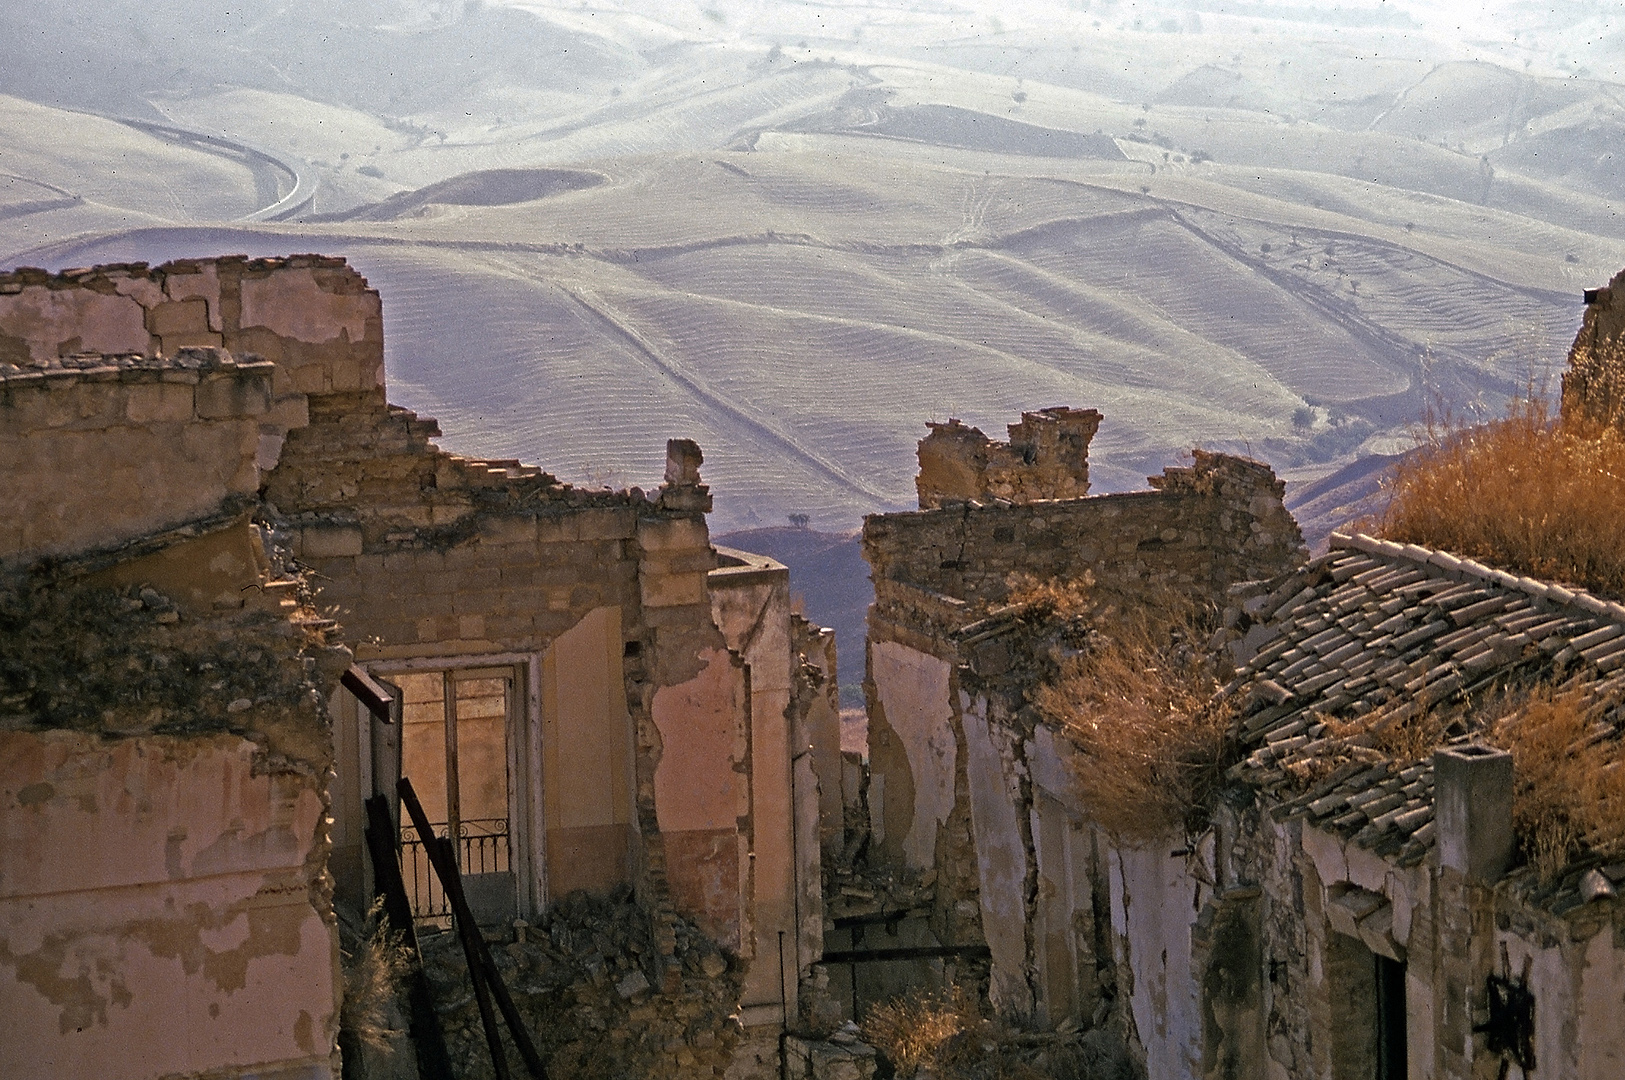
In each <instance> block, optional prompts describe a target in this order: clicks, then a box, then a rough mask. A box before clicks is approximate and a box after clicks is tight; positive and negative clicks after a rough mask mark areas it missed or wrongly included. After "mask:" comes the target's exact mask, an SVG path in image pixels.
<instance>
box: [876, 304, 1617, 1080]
mask: <svg viewBox="0 0 1625 1080" xmlns="http://www.w3.org/2000/svg"><path fill="white" fill-rule="evenodd" d="M1619 287H1620V282H1618V281H1616V282H1615V284H1614V286H1613V288H1614V289H1618V288H1619ZM1606 294H1607V290H1599V291H1598V292H1597V293H1593V294H1588V297H1587V299H1588V301H1589V302H1590V305H1591V306H1590V310H1588V313H1587V319H1586V329H1585V330H1583V331H1582V342H1585V341H1586V340H1587V334H1592V335H1593V336H1598V327H1599V326H1601V327H1602V331H1601V334H1600V338H1601V340H1603V341H1604V343H1606V342H1607V341H1609V340H1614V341H1617V337H1618V335H1619V324H1618V322H1617V320H1615V322H1614V323H1613V324H1607V323H1606V319H1607V318H1609V317H1610V314H1609V313H1610V311H1612V309H1609V308H1607V307H1606V304H1605V303H1604V301H1606ZM1609 325H1612V326H1613V327H1614V329H1613V330H1612V332H1611V333H1612V335H1613V337H1612V338H1610V337H1609V331H1608V326H1609ZM1577 349H1578V346H1577ZM1580 351H1584V350H1580ZM1604 351H1605V350H1601V349H1599V350H1593V351H1592V352H1591V353H1589V354H1588V355H1593V356H1594V355H1598V354H1599V353H1602V352H1604ZM1608 376H1609V370H1607V369H1604V368H1600V367H1598V368H1592V369H1588V370H1587V371H1585V372H1582V374H1581V375H1578V376H1571V378H1570V380H1569V381H1568V383H1567V387H1566V389H1567V390H1568V397H1567V399H1566V400H1565V410H1566V411H1567V410H1569V409H1572V408H1581V407H1587V408H1588V409H1590V410H1591V411H1593V412H1595V411H1596V406H1597V402H1598V400H1599V399H1602V398H1606V395H1607V394H1608V393H1609V391H1608V390H1607V389H1606V386H1607V377H1608ZM1588 379H1589V380H1590V381H1589V383H1588V382H1587V380H1588ZM1587 385H1589V386H1591V387H1593V389H1592V390H1590V391H1588V392H1587V395H1588V396H1585V397H1580V396H1577V393H1576V391H1577V389H1578V388H1580V387H1582V386H1587ZM1598 386H1602V387H1604V389H1602V390H1596V389H1595V387H1598ZM1607 400H1612V399H1607ZM1080 421H1081V422H1080ZM1097 423H1098V418H1097V417H1095V416H1094V415H1093V414H1089V413H1076V412H1070V411H1067V410H1047V411H1046V412H1044V413H1037V414H1027V415H1026V416H1024V417H1023V423H1022V424H1021V425H1016V426H1012V428H1011V436H1012V438H1011V442H1010V444H1009V446H1008V447H1005V446H1002V445H999V444H990V443H989V441H988V440H986V439H985V438H984V437H982V436H981V435H980V433H979V432H974V431H971V430H970V429H966V428H964V427H963V426H962V425H957V424H950V425H944V426H934V427H933V430H932V432H931V435H930V436H929V437H928V438H927V439H925V440H924V441H922V443H921V449H920V461H921V474H920V485H919V486H920V497H921V505H922V510H920V511H918V512H915V513H906V514H888V515H878V516H875V517H872V518H870V519H869V521H868V523H867V525H866V528H865V534H864V543H865V552H866V555H867V557H868V558H869V560H870V564H871V566H872V567H873V568H874V577H875V587H876V600H875V606H874V609H873V612H872V615H871V625H870V634H869V669H868V671H869V680H868V684H867V689H868V692H869V694H870V724H871V758H872V761H871V766H872V773H873V775H872V778H871V780H870V788H869V792H868V804H869V807H870V810H871V812H872V814H873V825H872V840H873V842H874V844H875V845H876V847H877V849H878V850H879V851H880V852H882V853H883V855H884V857H886V858H888V859H889V860H891V862H892V863H893V864H894V865H899V866H902V867H906V868H909V869H911V870H912V871H913V872H914V873H915V874H916V875H917V876H918V878H919V879H920V880H923V881H927V882H929V883H930V884H931V885H932V891H931V895H930V903H929V904H925V905H919V904H917V905H916V906H915V907H914V908H913V909H911V910H910V911H909V912H908V913H907V914H909V915H910V916H912V918H913V921H914V922H916V923H917V924H918V925H917V928H916V930H915V931H914V934H915V937H914V938H913V939H912V940H917V941H930V942H933V943H941V944H942V945H943V946H944V947H945V948H944V952H945V953H946V952H947V951H949V950H948V949H947V948H946V947H948V946H953V945H956V944H960V943H972V942H985V945H986V947H987V948H986V955H987V956H988V958H989V960H988V962H989V964H990V976H989V981H988V984H989V995H990V997H991V999H992V1001H993V1003H994V1004H995V1005H996V1006H998V1007H999V1008H1001V1009H1003V1010H1004V1011H1006V1012H1007V1013H1008V1014H1011V1015H1014V1016H1018V1017H1024V1018H1027V1019H1029V1020H1030V1021H1031V1022H1032V1023H1033V1024H1035V1025H1036V1026H1039V1027H1053V1026H1054V1025H1056V1024H1059V1023H1062V1022H1070V1023H1078V1022H1079V1021H1080V1020H1081V1022H1083V1023H1084V1024H1089V1023H1093V1024H1096V1025H1108V1026H1113V1027H1115V1029H1116V1030H1117V1031H1118V1032H1120V1033H1121V1034H1122V1035H1123V1037H1124V1038H1125V1039H1126V1041H1127V1042H1128V1043H1129V1045H1130V1047H1131V1048H1132V1050H1133V1052H1134V1055H1135V1057H1136V1058H1137V1059H1138V1061H1139V1062H1140V1063H1141V1065H1142V1066H1143V1068H1144V1070H1145V1073H1146V1075H1148V1076H1149V1077H1151V1078H1153V1080H1164V1078H1168V1080H1173V1078H1180V1080H1183V1078H1196V1077H1203V1078H1208V1077H1214V1078H1219V1077H1224V1078H1228V1077H1260V1078H1263V1077H1271V1078H1274V1077H1281V1078H1285V1077H1292V1078H1311V1077H1312V1078H1324V1080H1356V1078H1360V1080H1366V1078H1383V1080H1391V1078H1398V1077H1410V1078H1412V1080H1418V1078H1437V1080H1446V1078H1451V1080H1467V1078H1469V1077H1471V1078H1487V1077H1508V1076H1512V1077H1563V1078H1576V1080H1579V1078H1584V1080H1603V1078H1605V1077H1617V1076H1621V1075H1625V1037H1622V1036H1621V1033H1622V1032H1625V916H1622V910H1625V909H1622V905H1621V904H1620V901H1619V900H1618V898H1617V895H1616V894H1617V892H1618V890H1619V889H1620V888H1621V886H1622V885H1625V863H1620V862H1609V861H1608V860H1607V859H1605V858H1600V857H1597V856H1588V855H1585V854H1584V853H1583V852H1584V850H1585V849H1584V848H1579V847H1575V846H1573V845H1572V844H1571V843H1570V842H1568V841H1564V840H1562V839H1561V838H1559V839H1557V840H1553V841H1551V842H1550V843H1549V844H1548V846H1547V847H1546V848H1541V847H1540V845H1539V841H1538V837H1535V836H1533V834H1530V833H1529V832H1528V830H1529V829H1531V828H1534V827H1535V826H1532V825H1530V824H1528V823H1527V822H1524V823H1521V824H1515V821H1514V816H1513V815H1514V805H1515V799H1519V798H1525V797H1526V795H1525V794H1523V793H1527V792H1529V790H1530V787H1529V785H1531V784H1537V783H1540V782H1543V781H1542V780H1540V779H1539V778H1536V777H1530V776H1524V777H1515V776H1514V775H1513V771H1512V767H1511V761H1512V757H1511V755H1510V754H1509V753H1508V752H1507V751H1506V750H1504V749H1502V748H1501V747H1500V745H1499V744H1498V742H1497V740H1499V741H1500V742H1504V741H1505V740H1506V739H1508V738H1512V739H1519V738H1522V739H1525V740H1531V742H1528V743H1526V745H1535V746H1537V747H1540V748H1543V749H1541V750H1540V751H1539V752H1541V753H1544V754H1546V755H1547V757H1548V759H1550V760H1551V761H1554V762H1558V763H1561V762H1564V761H1569V760H1589V759H1586V758H1584V755H1586V754H1595V753H1601V749H1605V748H1606V747H1609V746H1612V745H1613V744H1614V743H1615V742H1617V740H1618V739H1619V738H1620V733H1621V731H1622V730H1625V606H1622V605H1621V604H1620V603H1617V602H1612V601H1605V600H1603V599H1600V598H1598V597H1596V596H1593V595H1590V594H1588V593H1586V592H1585V591H1584V590H1582V589H1577V588H1569V587H1565V586H1563V585H1560V584H1558V583H1554V582H1548V581H1539V580H1535V579H1532V578H1529V577H1526V576H1520V575H1516V574H1510V573H1507V572H1504V571H1500V570H1494V569H1491V568H1489V567H1486V566H1483V565H1481V564H1479V563H1477V562H1474V561H1473V560H1471V559H1464V558H1460V557H1458V556H1455V555H1452V554H1450V553H1448V552H1443V551H1437V550H1431V549H1428V548H1423V547H1418V546H1416V545H1400V544H1396V543H1393V542H1389V541H1383V540H1374V539H1372V538H1370V537H1367V536H1364V535H1341V534H1340V535H1336V536H1334V537H1333V539H1332V542H1331V547H1330V550H1329V551H1328V552H1327V553H1326V554H1325V555H1323V556H1321V557H1319V558H1316V559H1314V560H1312V561H1307V562H1305V561H1304V556H1303V552H1302V549H1301V548H1300V547H1299V546H1298V535H1297V531H1296V528H1295V526H1293V525H1292V523H1291V520H1290V518H1289V517H1288V516H1287V515H1286V513H1285V512H1284V510H1282V509H1281V505H1280V499H1279V491H1280V488H1279V486H1278V485H1277V484H1276V483H1275V482H1274V478H1273V476H1271V475H1270V474H1269V472H1268V470H1266V469H1264V468H1263V467H1262V466H1258V465H1255V464H1253V463H1249V462H1242V461H1238V460H1235V459H1231V458H1225V457H1222V456H1220V455H1205V454H1198V455H1197V457H1196V462H1195V464H1194V466H1193V467H1192V468H1189V469H1180V470H1169V472H1168V473H1167V474H1165V476H1164V477H1161V478H1155V479H1154V480H1153V483H1154V484H1155V485H1156V486H1157V487H1158V488H1159V490H1158V491H1155V492H1147V493H1143V494H1135V495H1115V496H1107V497H1104V498H1087V497H1085V498H1077V497H1072V498H1069V499H1062V500H1054V501H1051V500H1049V499H1047V498H1046V495H1048V494H1049V493H1051V492H1054V491H1056V490H1057V488H1056V487H1054V486H1051V485H1052V483H1053V482H1052V481H1051V480H1049V479H1048V478H1044V479H1042V480H1040V481H1036V482H1032V483H1030V484H1029V483H1025V482H1023V481H1020V480H1016V481H1012V480H1011V479H1010V478H1008V476H1006V475H1000V476H998V477H997V478H995V477H994V475H993V474H994V472H995V469H997V470H999V471H1000V472H1001V473H1002V472H1003V471H1004V470H1008V469H1010V468H1012V464H1011V463H1012V462H1013V461H1020V462H1024V463H1025V464H1027V465H1028V466H1029V467H1032V468H1034V469H1035V471H1036V470H1037V469H1041V468H1042V467H1043V466H1044V463H1045V461H1046V460H1048V461H1052V462H1053V461H1055V460H1057V459H1056V458H1055V457H1054V456H1050V457H1048V458H1047V459H1046V455H1045V454H1044V453H1043V452H1035V451H1034V450H1033V449H1029V448H1032V447H1035V446H1041V445H1045V444H1044V443H1040V442H1039V441H1038V440H1036V439H1035V438H1034V437H1033V431H1034V429H1035V428H1038V429H1039V430H1042V425H1045V424H1048V425H1050V426H1051V429H1052V431H1053V432H1054V435H1052V436H1051V437H1050V440H1049V442H1048V444H1047V445H1050V446H1054V445H1056V444H1057V443H1059V442H1060V440H1059V439H1057V438H1055V435H1061V436H1063V437H1064V435H1065V434H1068V433H1070V432H1075V431H1087V432H1089V433H1092V432H1093V429H1094V426H1095V424H1097ZM1084 439H1085V441H1086V439H1087V436H1086V435H1085V436H1084ZM1065 460H1068V461H1070V462H1071V463H1072V465H1071V467H1072V468H1073V470H1074V471H1075V473H1076V475H1077V482H1075V483H1073V484H1072V485H1070V486H1069V487H1068V489H1067V490H1068V491H1069V492H1071V493H1078V492H1080V491H1081V489H1082V488H1083V487H1084V482H1083V474H1082V471H1081V465H1082V458H1081V455H1078V454H1076V453H1070V454H1069V455H1068V457H1067V458H1066V459H1065ZM984 463H987V467H985V468H984ZM1014 467H1015V468H1018V469H1019V467H1020V466H1019V465H1017V466H1014ZM1159 481H1160V483H1159ZM926 507H929V509H924V508H926ZM1020 575H1029V576H1030V577H1036V578H1038V579H1042V580H1051V581H1055V582H1062V583H1064V582H1067V581H1073V582H1078V581H1083V582H1087V583H1090V584H1091V588H1092V589H1093V590H1094V594H1095V595H1096V596H1097V597H1100V598H1102V599H1104V600H1105V601H1107V602H1108V603H1110V604H1116V605H1118V606H1121V607H1127V606H1129V605H1130V604H1132V603H1133V601H1134V599H1135V597H1139V598H1141V599H1142V600H1146V599H1150V600H1155V599H1156V598H1158V597H1166V596H1169V595H1173V594H1183V595H1184V596H1187V597H1192V598H1198V599H1204V600H1206V601H1207V602H1209V603H1211V604H1212V605H1213V606H1212V609H1211V610H1212V611H1214V612H1215V613H1222V617H1221V619H1220V620H1219V622H1220V623H1221V625H1220V627H1219V629H1218V630H1217V631H1216V632H1215V634H1214V637H1213V639H1212V640H1211V641H1209V642H1208V643H1207V645H1208V647H1209V648H1211V649H1215V650H1217V651H1218V652H1219V653H1220V655H1222V656H1223V657H1224V659H1225V661H1226V663H1227V664H1232V665H1233V670H1234V674H1233V677H1231V678H1230V679H1229V681H1228V683H1227V684H1226V685H1225V686H1224V687H1223V689H1222V690H1221V691H1220V692H1219V694H1218V696H1217V698H1216V699H1214V700H1213V701H1212V702H1211V703H1210V705H1209V708H1211V709H1212V710H1216V715H1218V716H1220V717H1221V718H1223V719H1224V722H1225V723H1226V724H1227V725H1228V731H1229V733H1230V734H1229V739H1230V741H1231V750H1230V753H1231V754H1232V755H1233V756H1232V757H1231V758H1230V760H1232V761H1235V762H1236V763H1235V764H1234V765H1233V766H1232V767H1230V769H1229V773H1228V776H1226V777H1224V779H1223V783H1222V786H1221V790H1220V791H1219V794H1218V797H1217V798H1216V800H1215V802H1214V803H1213V805H1212V806H1211V809H1210V813H1208V814H1207V815H1206V816H1205V817H1204V818H1203V819H1202V820H1200V821H1198V822H1195V823H1194V828H1192V827H1191V826H1192V823H1191V822H1190V821H1187V822H1186V824H1185V827H1180V826H1179V825H1177V824H1176V825H1174V826H1172V827H1170V828H1168V829H1166V831H1165V835H1152V836H1149V837H1148V836H1146V835H1144V834H1141V835H1136V836H1133V837H1129V836H1125V835H1124V834H1122V833H1116V832H1108V831H1107V830H1106V829H1105V828H1103V827H1102V826H1101V825H1100V823H1099V822H1098V820H1097V819H1096V818H1095V817H1094V816H1093V815H1092V812H1091V810H1090V807H1089V804H1088V803H1087V801H1086V800H1085V799H1084V798H1082V797H1081V795H1080V791H1079V782H1078V776H1079V765H1080V762H1079V760H1078V755H1079V753H1080V751H1079V749H1078V746H1077V743H1076V742H1075V740H1074V739H1073V738H1072V737H1071V736H1069V734H1068V732H1067V731H1066V730H1065V729H1064V727H1063V726H1061V725H1059V724H1058V723H1056V722H1055V721H1054V720H1053V719H1052V718H1051V717H1049V716H1047V715H1046V714H1045V713H1044V712H1043V711H1042V710H1040V709H1038V708H1035V701H1036V700H1037V691H1038V689H1039V686H1040V683H1041V682H1042V681H1043V680H1044V679H1046V678H1048V677H1049V675H1050V674H1052V673H1053V671H1054V669H1055V666H1056V663H1057V662H1058V659H1059V658H1062V657H1064V656H1065V655H1066V654H1068V653H1076V652H1077V651H1079V650H1084V649H1087V648H1089V647H1090V645H1089V641H1088V635H1089V633H1090V632H1091V631H1090V629H1089V626H1090V625H1099V624H1098V623H1094V624H1087V625H1084V624H1080V623H1079V621H1078V620H1075V619H1069V618H1068V617H1067V616H1066V614H1065V613H1064V612H1057V611H1055V610H1054V609H1053V607H1050V608H1046V607H1045V605H1043V604H1041V603H1037V602H1031V601H1022V602H1018V603H1014V604H1011V603H1008V602H1007V598H1008V596H1009V594H1010V593H1011V592H1012V591H1013V588H1012V587H1013V585H1019V584H1020V582H1021V577H1020ZM1520 733H1521V734H1520ZM1435 746H1437V747H1438V749H1436V750H1435V749H1434V748H1435ZM1576 755H1579V756H1580V757H1579V758H1578V759H1577V758H1576ZM1599 760H1606V759H1599ZM1601 768H1602V770H1603V773H1604V775H1601V776H1592V777H1589V778H1587V777H1581V778H1580V779H1577V780H1575V781H1573V782H1575V783H1578V784H1594V785H1600V787H1599V789H1598V790H1600V791H1602V792H1603V793H1604V795H1603V797H1604V798H1609V797H1614V798H1617V797H1618V796H1617V795H1615V796H1610V795H1608V794H1607V793H1608V792H1612V791H1616V790H1617V788H1615V787H1610V786H1609V785H1611V784H1614V783H1615V780H1611V779H1609V777H1608V775H1607V773H1608V772H1609V771H1610V770H1613V769H1615V768H1617V767H1615V766H1607V765H1604V766H1602V767H1601ZM1544 782H1550V781H1544ZM1535 794H1536V795H1537V796H1538V795H1539V792H1538V791H1537V792H1535ZM1520 831H1521V832H1522V834H1523V835H1522V837H1521V840H1522V843H1523V847H1524V850H1525V851H1526V852H1527V851H1529V850H1534V851H1536V852H1544V854H1541V855H1540V857H1538V858H1536V857H1530V858H1527V859H1525V860H1521V861H1520V860H1518V859H1516V858H1515V852H1516V850H1517V844H1518V842H1519V840H1520V836H1519V834H1520ZM928 975H929V973H928V972H926V971H924V970H915V971H914V972H912V973H908V972H901V971H899V972H898V973H895V974H894V976H893V984H894V985H895V984H903V983H907V982H908V981H910V979H913V980H915V981H918V980H920V979H923V978H927V977H928ZM883 989H884V987H883V985H882V983H881V980H878V979H877V980H875V982H874V985H873V986H872V991H873V992H880V991H882V990H883Z"/></svg>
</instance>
